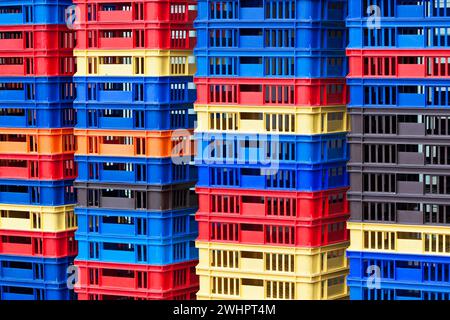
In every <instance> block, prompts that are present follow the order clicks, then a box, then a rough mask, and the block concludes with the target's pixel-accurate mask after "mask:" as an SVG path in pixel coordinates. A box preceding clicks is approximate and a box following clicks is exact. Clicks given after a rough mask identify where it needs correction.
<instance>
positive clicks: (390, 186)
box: [347, 153, 450, 221]
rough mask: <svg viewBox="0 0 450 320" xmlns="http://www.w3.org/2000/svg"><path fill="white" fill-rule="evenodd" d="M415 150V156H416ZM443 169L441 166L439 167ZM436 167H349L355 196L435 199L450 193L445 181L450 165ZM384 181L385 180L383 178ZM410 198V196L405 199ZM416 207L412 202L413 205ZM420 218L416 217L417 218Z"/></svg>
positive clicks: (352, 193) (384, 198)
mask: <svg viewBox="0 0 450 320" xmlns="http://www.w3.org/2000/svg"><path fill="white" fill-rule="evenodd" d="M413 156H414V153H412V156H411V158H412V159H413ZM439 169H440V170H439ZM439 169H438V170H436V168H433V167H431V168H427V167H425V166H417V165H416V166H413V165H409V166H407V167H406V168H405V167H400V166H399V165H391V166H378V167H376V166H375V167H373V166H357V165H351V166H349V168H348V169H347V171H348V172H349V175H350V181H352V183H351V186H352V188H351V190H350V192H349V195H351V196H352V200H356V201H358V200H361V199H362V197H363V196H364V197H368V196H371V200H375V199H379V200H383V201H385V200H387V199H390V200H391V201H392V199H397V200H398V201H405V199H414V201H417V200H418V199H423V200H427V201H428V200H432V199H433V200H434V199H436V198H437V199H440V198H443V197H445V195H447V194H448V191H447V189H446V184H445V181H446V180H447V179H448V178H449V177H450V174H449V169H448V165H447V166H442V167H441V168H439ZM381 181H383V182H381ZM405 202H407V200H406V201H405ZM411 207H412V206H411ZM417 218H419V217H418V216H417V217H415V218H414V219H413V220H411V221H414V220H416V219H417Z"/></svg>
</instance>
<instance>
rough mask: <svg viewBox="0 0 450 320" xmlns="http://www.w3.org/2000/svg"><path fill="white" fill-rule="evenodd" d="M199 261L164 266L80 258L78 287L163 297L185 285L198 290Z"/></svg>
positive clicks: (140, 295) (127, 294) (114, 292)
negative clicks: (197, 273)
mask: <svg viewBox="0 0 450 320" xmlns="http://www.w3.org/2000/svg"><path fill="white" fill-rule="evenodd" d="M197 263H198V261H196V260H194V261H188V262H184V263H177V264H172V265H165V266H145V265H134V264H118V263H107V262H91V261H80V260H77V261H76V262H75V265H76V266H77V267H78V274H79V281H78V283H77V284H76V286H75V290H76V291H84V290H86V291H91V290H98V291H100V292H103V293H104V294H108V295H126V296H130V297H140V298H143V297H146V298H149V299H164V298H165V297H170V296H172V295H173V294H174V293H176V292H180V291H184V290H186V289H197V290H198V277H197V276H196V274H195V266H196V265H197ZM90 275H94V277H91V276H90Z"/></svg>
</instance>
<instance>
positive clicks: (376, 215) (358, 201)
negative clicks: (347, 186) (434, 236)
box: [348, 169, 450, 225]
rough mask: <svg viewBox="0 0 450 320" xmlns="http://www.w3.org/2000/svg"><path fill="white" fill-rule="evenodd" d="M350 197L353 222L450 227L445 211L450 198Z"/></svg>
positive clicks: (355, 195)
mask: <svg viewBox="0 0 450 320" xmlns="http://www.w3.org/2000/svg"><path fill="white" fill-rule="evenodd" d="M447 170H448V169H447ZM348 198H349V201H350V208H351V210H350V212H351V219H350V221H352V222H364V223H388V224H392V223H399V224H409V225H411V224H413V225H423V224H437V225H447V224H448V220H447V218H446V217H445V211H446V210H448V207H449V206H450V199H442V197H439V196H436V197H420V196H416V198H415V199H410V197H408V196H405V195H395V196H387V197H383V196H370V195H366V194H364V197H362V196H361V195H360V194H357V193H356V194H350V195H349V197H348ZM362 198H363V200H362ZM430 203H434V204H433V205H432V204H430Z"/></svg>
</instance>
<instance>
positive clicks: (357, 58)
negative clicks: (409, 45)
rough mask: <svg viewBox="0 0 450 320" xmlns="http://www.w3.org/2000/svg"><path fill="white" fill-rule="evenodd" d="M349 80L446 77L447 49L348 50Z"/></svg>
mask: <svg viewBox="0 0 450 320" xmlns="http://www.w3.org/2000/svg"><path fill="white" fill-rule="evenodd" d="M347 56H348V58H349V74H348V77H354V78H365V77H366V78H374V77H376V78H448V77H449V76H450V51H449V50H391V49H389V50H355V49H349V50H347Z"/></svg>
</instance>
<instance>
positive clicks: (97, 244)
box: [76, 232, 198, 265]
mask: <svg viewBox="0 0 450 320" xmlns="http://www.w3.org/2000/svg"><path fill="white" fill-rule="evenodd" d="M196 236H197V234H196V232H193V233H192V234H190V235H188V236H182V237H176V238H173V239H167V240H165V241H161V240H160V239H152V238H148V239H138V238H136V237H124V236H117V237H115V236H108V237H106V236H98V235H93V234H88V235H86V234H81V233H78V232H77V234H76V239H77V241H78V246H79V248H80V249H79V253H78V256H77V259H79V260H85V261H99V262H113V263H114V262H117V263H125V264H146V265H166V264H174V263H179V262H186V261H191V260H197V259H198V251H197V249H196V248H195V242H194V240H195V237H196Z"/></svg>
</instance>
